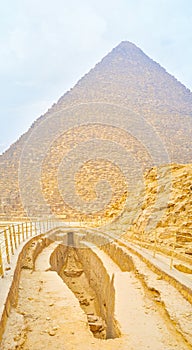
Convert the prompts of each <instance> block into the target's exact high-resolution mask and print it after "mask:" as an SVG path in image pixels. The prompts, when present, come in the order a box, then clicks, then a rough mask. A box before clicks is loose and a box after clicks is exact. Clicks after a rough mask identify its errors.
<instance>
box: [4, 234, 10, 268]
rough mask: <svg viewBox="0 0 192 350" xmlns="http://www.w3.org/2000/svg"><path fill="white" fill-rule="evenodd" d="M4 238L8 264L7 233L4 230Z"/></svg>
mask: <svg viewBox="0 0 192 350" xmlns="http://www.w3.org/2000/svg"><path fill="white" fill-rule="evenodd" d="M4 238H5V249H6V257H7V263H8V264H10V255H9V244H8V238H7V231H6V229H5V230H4Z"/></svg>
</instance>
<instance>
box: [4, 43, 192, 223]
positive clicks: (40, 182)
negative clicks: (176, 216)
mask: <svg viewBox="0 0 192 350" xmlns="http://www.w3.org/2000/svg"><path fill="white" fill-rule="evenodd" d="M165 54H166V53H165ZM77 64H78V62H77ZM191 130H192V93H191V92H190V90H189V89H187V88H186V87H185V86H184V85H182V84H181V83H180V82H178V81H177V80H176V79H175V78H174V77H173V76H172V75H170V74H168V73H167V72H166V71H165V69H164V68H162V67H161V66H160V65H159V64H158V63H156V62H154V61H153V60H152V59H150V58H149V57H148V56H147V55H145V54H144V53H143V52H142V50H140V49H139V48H138V47H136V46H135V45H134V44H132V43H130V42H127V41H124V42H121V43H120V44H119V45H118V46H117V47H115V48H114V49H113V50H112V51H111V52H110V53H109V54H108V55H107V56H106V57H104V58H103V59H102V60H101V62H99V63H98V64H97V65H96V66H95V67H94V68H93V69H92V70H91V71H90V72H89V73H88V74H86V75H85V76H84V77H83V78H82V79H81V80H80V81H79V82H78V83H77V84H76V85H75V86H74V88H72V89H71V90H70V91H68V92H67V93H65V94H64V95H63V96H62V97H61V98H60V99H59V101H58V102H57V103H56V104H54V105H53V106H52V107H51V108H50V109H49V110H48V112H47V113H46V114H45V115H43V116H41V117H40V118H39V119H37V120H36V121H35V122H34V123H33V125H32V126H31V128H30V129H29V130H28V132H27V133H26V134H24V135H23V136H21V137H20V139H19V140H18V141H17V142H16V143H14V144H13V145H12V146H11V147H10V148H9V150H7V151H6V152H5V153H4V154H3V155H1V156H0V173H1V177H0V198H1V202H0V216H1V218H8V219H10V218H22V217H24V216H29V217H39V216H48V215H52V214H54V215H56V216H59V217H62V218H66V219H67V220H74V221H75V220H81V219H82V220H83V219H84V218H89V219H90V220H91V219H93V220H94V219H96V218H98V217H99V218H101V219H102V216H108V217H113V212H114V208H118V210H119V211H122V209H123V207H124V204H125V202H126V197H127V193H129V192H131V191H132V190H133V189H134V187H135V186H137V183H139V182H141V181H142V179H143V174H144V171H145V170H147V169H151V168H152V167H154V166H160V165H162V164H169V163H180V164H181V163H182V164H183V163H190V162H191V156H192V150H191ZM98 182H99V184H98Z"/></svg>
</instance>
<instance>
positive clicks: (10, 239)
mask: <svg viewBox="0 0 192 350" xmlns="http://www.w3.org/2000/svg"><path fill="white" fill-rule="evenodd" d="M9 241H10V245H11V254H12V255H13V254H14V249H13V235H12V231H11V226H9Z"/></svg>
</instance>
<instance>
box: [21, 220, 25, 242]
mask: <svg viewBox="0 0 192 350" xmlns="http://www.w3.org/2000/svg"><path fill="white" fill-rule="evenodd" d="M21 230H22V238H23V242H24V240H25V230H24V223H23V222H22V224H21Z"/></svg>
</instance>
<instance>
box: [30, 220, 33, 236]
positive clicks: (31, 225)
mask: <svg viewBox="0 0 192 350" xmlns="http://www.w3.org/2000/svg"><path fill="white" fill-rule="evenodd" d="M29 225H30V236H31V237H32V236H33V224H32V221H30V224H29Z"/></svg>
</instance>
